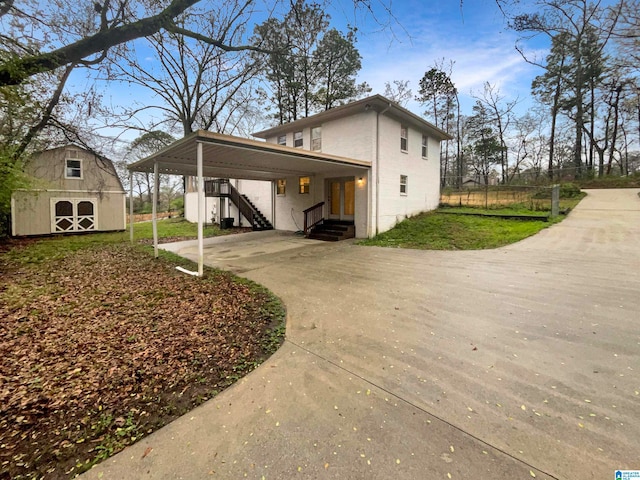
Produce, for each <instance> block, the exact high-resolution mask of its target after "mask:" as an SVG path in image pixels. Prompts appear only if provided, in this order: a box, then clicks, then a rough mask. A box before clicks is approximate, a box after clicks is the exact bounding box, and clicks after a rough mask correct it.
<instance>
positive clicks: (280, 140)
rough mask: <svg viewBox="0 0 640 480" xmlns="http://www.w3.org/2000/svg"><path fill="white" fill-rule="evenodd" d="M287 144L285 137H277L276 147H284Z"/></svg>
mask: <svg viewBox="0 0 640 480" xmlns="http://www.w3.org/2000/svg"><path fill="white" fill-rule="evenodd" d="M286 144H287V135H286V134H284V135H278V145H286Z"/></svg>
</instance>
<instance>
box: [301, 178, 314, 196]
mask: <svg viewBox="0 0 640 480" xmlns="http://www.w3.org/2000/svg"><path fill="white" fill-rule="evenodd" d="M310 184H311V178H310V177H300V183H299V187H298V193H309V192H310V189H309V186H310Z"/></svg>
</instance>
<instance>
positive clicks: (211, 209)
mask: <svg viewBox="0 0 640 480" xmlns="http://www.w3.org/2000/svg"><path fill="white" fill-rule="evenodd" d="M218 210H219V207H218V199H217V198H213V197H206V198H205V208H204V222H205V223H213V222H218V221H219V220H218V216H217V215H218ZM184 218H185V219H186V220H187V221H189V222H193V223H196V222H197V221H198V192H187V193H185V194H184ZM214 218H215V220H214Z"/></svg>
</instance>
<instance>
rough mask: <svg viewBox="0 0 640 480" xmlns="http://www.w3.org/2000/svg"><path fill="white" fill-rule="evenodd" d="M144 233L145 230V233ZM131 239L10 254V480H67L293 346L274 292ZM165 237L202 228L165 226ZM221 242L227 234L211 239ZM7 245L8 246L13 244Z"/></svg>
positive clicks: (4, 328)
mask: <svg viewBox="0 0 640 480" xmlns="http://www.w3.org/2000/svg"><path fill="white" fill-rule="evenodd" d="M138 227H139V228H138ZM136 230H137V234H136V237H137V242H136V244H134V245H131V244H129V243H128V238H129V237H128V233H108V234H94V235H77V236H65V237H53V238H43V239H37V240H28V241H20V242H14V244H12V245H10V246H9V247H8V249H7V248H6V247H5V251H4V252H3V253H0V276H1V278H2V281H1V282H0V317H1V318H2V319H3V320H2V322H0V445H2V448H0V478H13V479H26V478H47V479H67V478H72V477H73V476H75V475H76V474H77V473H80V472H82V471H85V470H87V469H88V468H90V467H91V466H92V465H93V464H94V463H96V462H99V461H101V460H103V459H105V458H108V457H109V456H111V455H113V454H114V453H116V452H118V451H119V450H122V449H123V448H124V447H125V446H126V445H129V444H131V443H133V442H135V441H136V440H138V439H140V438H142V437H143V436H145V435H148V434H149V433H151V432H152V431H154V430H156V429H158V428H160V427H162V426H163V425H166V424H167V423H168V422H170V421H172V420H173V419H175V418H176V417H178V416H179V415H182V414H184V413H186V412H187V411H189V410H190V409H192V408H193V407H195V406H196V405H198V404H200V403H202V402H204V401H205V400H207V399H209V398H212V397H214V396H215V395H216V394H217V393H218V392H220V391H221V390H223V389H224V388H226V387H227V386H229V385H230V384H232V383H233V382H234V381H236V380H237V379H238V378H240V377H242V376H244V375H245V374H246V373H247V372H249V371H251V370H252V369H254V368H255V367H256V366H257V365H259V364H260V363H261V362H262V361H263V360H264V359H265V358H267V357H268V356H269V355H271V354H272V353H273V352H274V351H275V350H276V349H277V348H278V347H279V345H280V344H281V343H282V340H283V338H284V319H285V312H284V307H283V305H282V304H281V302H280V301H279V300H278V299H277V298H276V297H274V296H273V295H272V294H271V293H270V292H268V291H267V290H266V289H264V288H263V287H260V286H259V285H256V284H254V283H252V282H249V281H246V280H243V279H240V278H238V277H235V276H233V275H231V274H229V273H225V272H221V271H216V270H213V269H206V270H205V276H204V277H203V278H197V277H192V276H189V275H184V274H181V273H179V272H178V271H176V269H175V266H176V265H182V266H184V267H187V268H190V269H194V266H193V264H192V263H191V262H189V261H187V260H184V259H181V258H179V257H176V256H174V255H171V254H168V253H165V252H162V253H161V257H160V258H159V259H154V258H153V255H152V250H151V248H150V247H149V246H146V245H144V244H141V243H143V242H148V239H149V237H150V230H151V224H150V223H149V224H139V225H136ZM159 230H160V235H161V236H163V237H164V238H177V237H180V238H185V237H190V238H193V237H194V236H195V232H194V231H193V230H194V228H193V226H191V225H189V224H183V222H175V221H162V222H159ZM209 233H213V232H209ZM0 241H1V240H0Z"/></svg>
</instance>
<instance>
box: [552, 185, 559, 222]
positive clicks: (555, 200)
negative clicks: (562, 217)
mask: <svg viewBox="0 0 640 480" xmlns="http://www.w3.org/2000/svg"><path fill="white" fill-rule="evenodd" d="M559 214H560V185H557V184H556V185H554V186H553V187H551V217H557V216H558V215H559Z"/></svg>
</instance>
